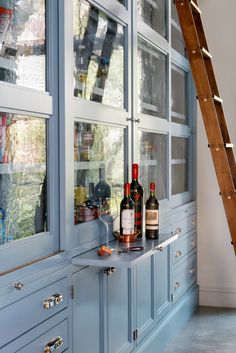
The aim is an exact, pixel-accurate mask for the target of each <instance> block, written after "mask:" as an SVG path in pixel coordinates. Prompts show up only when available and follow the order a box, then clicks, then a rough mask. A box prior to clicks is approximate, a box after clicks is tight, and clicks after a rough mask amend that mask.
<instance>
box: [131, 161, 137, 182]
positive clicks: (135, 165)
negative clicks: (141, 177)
mask: <svg viewBox="0 0 236 353" xmlns="http://www.w3.org/2000/svg"><path fill="white" fill-rule="evenodd" d="M132 178H133V179H138V164H136V163H135V164H133V165H132Z"/></svg>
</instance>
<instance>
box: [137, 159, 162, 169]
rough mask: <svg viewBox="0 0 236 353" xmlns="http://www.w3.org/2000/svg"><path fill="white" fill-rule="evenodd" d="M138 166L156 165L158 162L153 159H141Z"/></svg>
mask: <svg viewBox="0 0 236 353" xmlns="http://www.w3.org/2000/svg"><path fill="white" fill-rule="evenodd" d="M139 165H140V167H158V166H160V163H158V162H157V161H156V160H155V159H154V160H152V159H142V160H141V161H140V163H139Z"/></svg>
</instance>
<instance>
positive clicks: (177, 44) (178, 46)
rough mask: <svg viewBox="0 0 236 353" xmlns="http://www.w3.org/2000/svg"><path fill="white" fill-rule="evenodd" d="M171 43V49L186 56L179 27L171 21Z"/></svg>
mask: <svg viewBox="0 0 236 353" xmlns="http://www.w3.org/2000/svg"><path fill="white" fill-rule="evenodd" d="M171 43H172V48H173V49H175V50H176V51H177V52H179V53H180V54H181V55H183V56H185V57H186V51H185V43H184V39H183V35H182V31H181V28H180V27H179V26H178V25H177V24H176V23H175V22H173V21H172V25H171Z"/></svg>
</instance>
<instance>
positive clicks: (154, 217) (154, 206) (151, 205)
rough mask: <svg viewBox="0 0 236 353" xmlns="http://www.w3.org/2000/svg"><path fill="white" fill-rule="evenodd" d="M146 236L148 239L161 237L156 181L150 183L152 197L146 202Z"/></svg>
mask: <svg viewBox="0 0 236 353" xmlns="http://www.w3.org/2000/svg"><path fill="white" fill-rule="evenodd" d="M145 236H146V238H148V239H158V237H159V202H158V200H157V199H156V192H155V183H150V197H149V199H148V200H147V202H146V226H145Z"/></svg>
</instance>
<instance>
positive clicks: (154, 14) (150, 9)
mask: <svg viewBox="0 0 236 353" xmlns="http://www.w3.org/2000/svg"><path fill="white" fill-rule="evenodd" d="M137 6H138V14H139V16H140V17H141V19H142V20H143V21H144V22H145V23H146V24H147V25H148V26H150V27H151V28H152V29H153V30H154V31H156V32H158V33H159V34H160V35H161V36H163V37H166V33H167V30H166V28H167V22H166V1H165V0H138V1H137Z"/></svg>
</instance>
